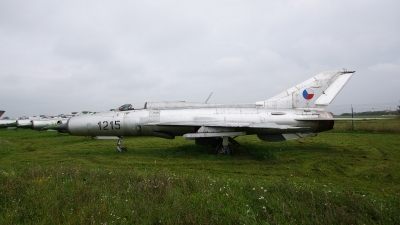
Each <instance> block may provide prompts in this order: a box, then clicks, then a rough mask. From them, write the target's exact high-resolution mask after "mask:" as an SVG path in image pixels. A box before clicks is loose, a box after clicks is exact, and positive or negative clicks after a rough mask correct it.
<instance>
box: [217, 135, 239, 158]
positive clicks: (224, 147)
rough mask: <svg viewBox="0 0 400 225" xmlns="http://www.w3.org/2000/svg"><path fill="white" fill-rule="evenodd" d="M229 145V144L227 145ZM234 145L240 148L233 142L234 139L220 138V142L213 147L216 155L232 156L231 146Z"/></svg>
mask: <svg viewBox="0 0 400 225" xmlns="http://www.w3.org/2000/svg"><path fill="white" fill-rule="evenodd" d="M229 143H231V144H229ZM232 145H235V146H237V147H239V146H240V144H239V143H238V142H237V141H235V139H234V138H231V137H222V138H221V139H220V141H219V142H218V144H217V146H216V147H215V154H217V155H231V156H233V153H234V151H233V146H232Z"/></svg>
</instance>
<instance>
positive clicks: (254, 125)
mask: <svg viewBox="0 0 400 225" xmlns="http://www.w3.org/2000/svg"><path fill="white" fill-rule="evenodd" d="M148 125H157V126H199V127H202V126H205V127H229V128H234V127H241V128H262V129H281V130H286V129H301V128H309V127H295V126H289V125H279V124H276V123H249V122H217V121H215V122H213V121H190V122H186V121H180V122H160V123H148Z"/></svg>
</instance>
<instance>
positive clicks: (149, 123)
mask: <svg viewBox="0 0 400 225" xmlns="http://www.w3.org/2000/svg"><path fill="white" fill-rule="evenodd" d="M354 72H355V71H326V72H322V73H320V74H318V75H316V76H314V77H312V78H310V79H308V80H306V81H304V82H302V83H300V84H298V85H296V86H294V87H292V88H289V89H287V90H286V91H284V92H282V93H280V94H278V95H276V96H274V97H272V98H270V99H268V100H264V101H259V102H255V103H245V104H210V103H190V102H147V103H145V105H144V107H143V108H141V109H134V108H132V106H131V105H130V104H126V105H123V106H121V107H119V108H118V109H117V110H115V111H112V112H102V113H96V114H92V115H83V116H79V117H73V118H70V119H69V121H68V122H67V123H66V124H63V125H60V126H59V127H58V128H59V129H66V130H67V131H68V132H69V133H70V134H71V135H80V136H92V137H94V136H117V137H119V140H118V143H117V149H118V150H119V151H124V150H126V148H123V147H121V143H122V137H123V136H155V137H161V138H167V139H174V138H175V136H183V137H185V138H186V139H187V140H195V143H196V144H199V145H210V146H213V147H214V148H215V151H216V153H217V154H232V153H233V147H232V145H238V143H237V142H236V141H235V140H234V138H235V137H237V136H242V135H257V136H258V138H259V139H261V140H262V141H267V142H276V141H283V140H292V139H298V138H304V137H309V136H315V135H316V133H319V132H323V131H327V130H331V129H333V125H334V121H335V120H343V119H338V118H333V114H332V113H330V112H326V111H325V108H326V107H327V106H328V105H329V104H330V103H331V102H332V100H333V99H334V98H335V96H336V95H337V94H338V93H339V91H340V90H341V89H342V88H343V86H344V85H345V84H346V83H347V82H348V80H349V79H350V78H351V77H352V75H353V74H354Z"/></svg>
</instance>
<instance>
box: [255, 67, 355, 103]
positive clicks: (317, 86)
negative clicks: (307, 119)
mask: <svg viewBox="0 0 400 225" xmlns="http://www.w3.org/2000/svg"><path fill="white" fill-rule="evenodd" d="M354 73H355V71H326V72H322V73H320V74H318V75H316V76H314V77H312V78H310V79H308V80H306V81H304V82H302V83H300V84H298V85H296V86H294V87H292V88H289V89H287V90H286V91H284V92H282V93H280V94H278V95H276V96H274V97H272V98H270V99H268V100H265V101H259V102H256V105H257V106H258V107H264V108H271V109H313V110H324V109H325V108H326V107H327V106H328V105H329V104H330V103H331V102H332V101H333V99H334V98H335V97H336V95H337V94H338V93H339V92H340V90H342V88H343V86H344V85H345V84H346V83H347V81H349V79H350V78H351V76H352V75H353V74H354Z"/></svg>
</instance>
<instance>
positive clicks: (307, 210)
mask: <svg viewBox="0 0 400 225" xmlns="http://www.w3.org/2000/svg"><path fill="white" fill-rule="evenodd" d="M382 192H384V191H382ZM0 193H1V195H0V205H1V208H0V215H1V216H0V222H1V223H2V224H16V223H20V224H114V223H115V224H155V223H156V224H158V223H164V224H260V223H266V224H281V223H290V224H302V223H305V224H310V223H314V224H371V223H384V224H396V223H397V224H398V223H400V215H399V211H398V210H399V209H400V205H399V204H400V202H399V199H400V198H399V193H387V194H388V195H384V193H382V195H379V196H376V195H374V194H369V193H357V192H355V190H352V189H351V188H345V187H344V188H343V187H338V186H335V185H332V184H325V183H321V182H318V181H313V182H304V181H301V180H300V181H299V180H297V179H294V178H293V179H266V180H253V179H232V178H220V177H211V176H207V177H206V176H204V175H201V174H196V173H194V174H192V175H179V174H175V173H171V172H169V171H167V170H160V171H138V170H107V171H105V170H87V169H84V168H80V167H77V168H65V167H51V168H42V167H41V166H39V165H35V166H30V167H28V168H26V169H24V170H19V171H15V170H2V171H1V172H0ZM393 196H394V197H393Z"/></svg>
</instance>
